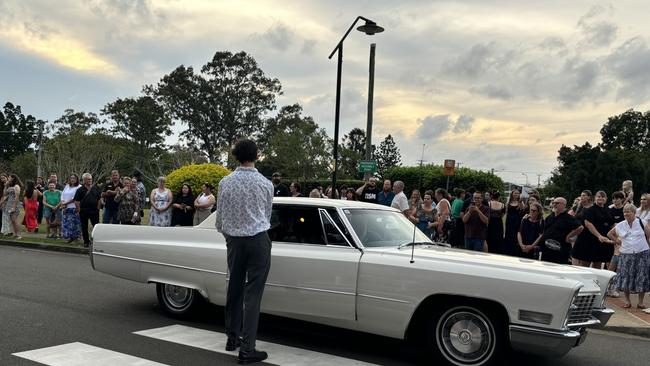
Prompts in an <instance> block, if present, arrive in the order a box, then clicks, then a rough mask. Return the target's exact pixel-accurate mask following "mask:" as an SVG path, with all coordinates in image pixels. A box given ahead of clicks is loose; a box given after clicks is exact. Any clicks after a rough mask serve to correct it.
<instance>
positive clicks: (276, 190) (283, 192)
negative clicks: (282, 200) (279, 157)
mask: <svg viewBox="0 0 650 366" xmlns="http://www.w3.org/2000/svg"><path fill="white" fill-rule="evenodd" d="M271 181H273V196H274V197H290V196H291V194H289V189H288V188H287V186H285V185H284V184H283V183H282V174H280V173H279V172H275V173H273V175H272V176H271Z"/></svg>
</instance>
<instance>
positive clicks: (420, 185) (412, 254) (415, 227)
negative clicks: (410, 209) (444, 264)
mask: <svg viewBox="0 0 650 366" xmlns="http://www.w3.org/2000/svg"><path fill="white" fill-rule="evenodd" d="M424 146H425V144H422V158H420V184H419V186H418V189H422V163H423V162H424ZM416 207H417V202H416ZM417 229H418V226H417V225H413V240H411V261H410V263H411V264H413V263H415V259H413V256H414V255H415V230H417Z"/></svg>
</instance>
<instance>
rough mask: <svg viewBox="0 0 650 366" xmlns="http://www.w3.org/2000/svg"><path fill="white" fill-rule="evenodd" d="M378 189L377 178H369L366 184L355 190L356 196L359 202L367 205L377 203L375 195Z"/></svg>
mask: <svg viewBox="0 0 650 366" xmlns="http://www.w3.org/2000/svg"><path fill="white" fill-rule="evenodd" d="M378 194H379V188H377V178H375V177H370V178H369V179H368V182H366V183H365V184H364V185H362V186H361V187H359V189H357V196H359V201H361V202H368V203H377V195H378Z"/></svg>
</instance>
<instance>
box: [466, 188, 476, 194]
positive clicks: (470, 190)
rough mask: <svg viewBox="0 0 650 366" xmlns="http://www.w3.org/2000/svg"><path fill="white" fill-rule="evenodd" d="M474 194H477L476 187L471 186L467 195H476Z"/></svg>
mask: <svg viewBox="0 0 650 366" xmlns="http://www.w3.org/2000/svg"><path fill="white" fill-rule="evenodd" d="M474 192H476V188H475V187H474V186H470V187H469V188H467V193H469V194H474Z"/></svg>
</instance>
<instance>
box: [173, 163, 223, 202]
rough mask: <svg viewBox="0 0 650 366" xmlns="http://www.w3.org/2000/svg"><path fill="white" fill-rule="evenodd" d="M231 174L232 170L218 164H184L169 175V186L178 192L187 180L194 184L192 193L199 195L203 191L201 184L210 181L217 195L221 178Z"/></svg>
mask: <svg viewBox="0 0 650 366" xmlns="http://www.w3.org/2000/svg"><path fill="white" fill-rule="evenodd" d="M228 174H230V170H228V168H225V167H223V166H221V165H217V164H210V163H206V164H189V165H185V166H182V167H180V168H178V169H176V170H174V171H173V172H171V173H169V174H168V175H167V187H169V189H171V190H172V192H174V194H176V192H178V190H179V189H180V187H181V185H182V184H183V183H185V182H187V183H189V184H190V185H191V186H192V193H194V195H198V194H199V193H200V192H201V186H202V185H203V183H205V182H209V183H210V184H212V185H213V186H214V187H215V188H214V190H213V192H212V193H214V194H215V195H216V192H217V187H219V181H221V178H223V177H225V176H226V175H228Z"/></svg>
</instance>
